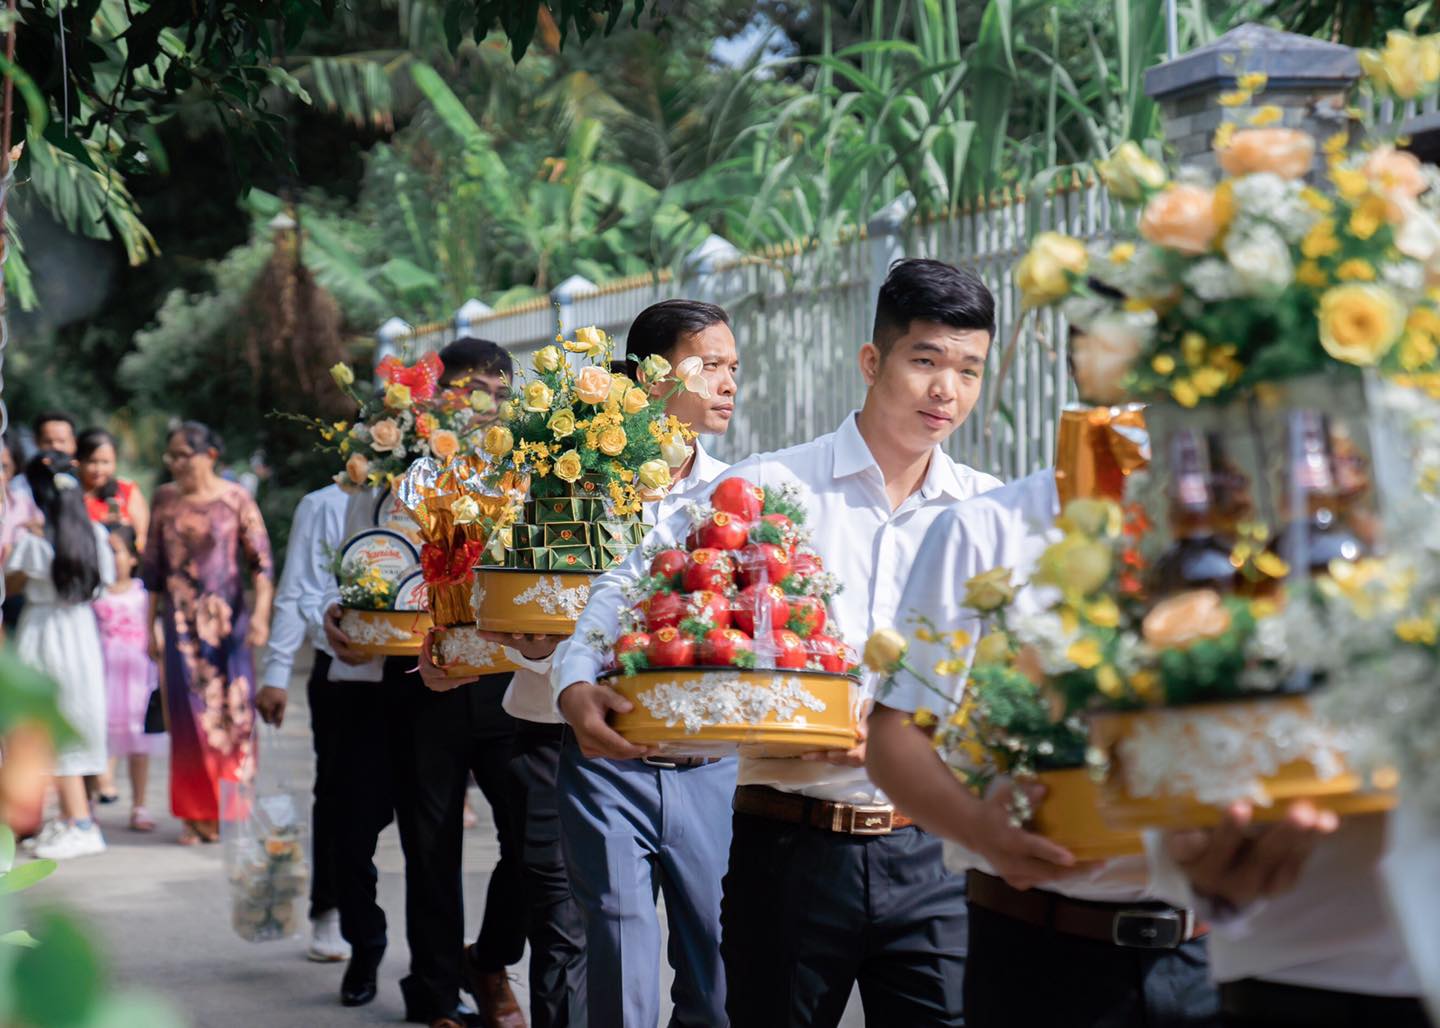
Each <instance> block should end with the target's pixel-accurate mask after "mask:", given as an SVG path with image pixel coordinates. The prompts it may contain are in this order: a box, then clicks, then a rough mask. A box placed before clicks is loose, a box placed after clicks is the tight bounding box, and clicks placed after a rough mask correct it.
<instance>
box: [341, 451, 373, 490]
mask: <svg viewBox="0 0 1440 1028" xmlns="http://www.w3.org/2000/svg"><path fill="white" fill-rule="evenodd" d="M369 474H370V462H369V461H368V460H366V459H365V455H364V454H360V453H356V454H352V455H351V456H350V459H349V460H347V461H346V462H345V475H346V477H348V478H349V479H350V481H351V482H352V483H354V484H355V485H364V484H365V478H366V476H367V475H369Z"/></svg>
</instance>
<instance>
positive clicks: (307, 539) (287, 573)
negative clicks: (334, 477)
mask: <svg viewBox="0 0 1440 1028" xmlns="http://www.w3.org/2000/svg"><path fill="white" fill-rule="evenodd" d="M319 521H320V519H319V518H318V517H316V509H315V504H314V501H313V500H312V499H311V498H310V497H308V496H307V497H305V498H304V499H302V500H301V501H300V504H299V506H297V507H296V508H295V520H294V522H293V523H292V524H291V527H290V540H289V542H287V543H286V544H285V567H284V569H283V570H282V571H281V572H280V584H279V586H278V587H277V588H276V590H275V606H274V609H273V611H272V612H271V615H270V645H269V647H268V648H267V649H266V653H265V674H264V677H263V678H262V680H261V683H262V684H263V685H267V686H270V687H272V688H275V689H285V688H288V687H289V685H290V673H291V671H292V670H293V669H294V667H295V657H296V655H297V654H298V653H299V652H300V647H302V646H303V645H305V637H306V632H307V629H308V628H309V625H308V624H307V618H306V614H307V609H308V608H307V607H306V600H307V599H308V598H309V596H310V594H311V593H315V592H319V591H321V589H322V585H323V583H316V582H314V581H313V578H314V573H315V572H314V556H313V550H314V549H315V548H316V545H317V540H316V532H317V528H318V526H319Z"/></svg>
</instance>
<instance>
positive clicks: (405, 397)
mask: <svg viewBox="0 0 1440 1028" xmlns="http://www.w3.org/2000/svg"><path fill="white" fill-rule="evenodd" d="M385 406H387V407H389V408H390V409H391V410H401V409H402V408H405V407H408V406H410V387H409V386H406V385H401V384H400V383H399V382H391V383H390V384H389V385H387V386H386V387H385Z"/></svg>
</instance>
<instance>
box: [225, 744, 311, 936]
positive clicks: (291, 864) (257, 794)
mask: <svg viewBox="0 0 1440 1028" xmlns="http://www.w3.org/2000/svg"><path fill="white" fill-rule="evenodd" d="M267 737H268V739H269V741H272V742H273V741H274V733H273V732H272V733H267ZM306 810H307V807H306V806H305V804H304V802H302V798H301V797H299V796H298V795H297V794H296V793H294V792H292V791H290V790H289V789H287V788H286V787H284V786H278V787H269V788H266V787H261V786H258V785H257V784H256V781H255V780H253V779H252V780H251V781H248V782H232V781H222V782H221V783H220V811H221V821H220V841H221V843H222V845H223V847H224V855H225V874H226V877H227V879H228V880H229V883H230V923H231V926H232V927H234V929H235V933H236V934H237V935H239V936H240V938H242V939H244V940H245V941H246V942H271V941H273V940H275V939H288V938H291V937H294V936H297V935H299V934H300V932H301V930H302V928H303V927H304V923H305V912H306V901H307V896H308V893H309V886H310V865H309V861H308V859H307V857H306V852H305V835H306V822H307V819H306V817H305V811H306Z"/></svg>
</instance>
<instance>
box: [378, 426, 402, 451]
mask: <svg viewBox="0 0 1440 1028" xmlns="http://www.w3.org/2000/svg"><path fill="white" fill-rule="evenodd" d="M403 435H404V434H403V433H402V432H401V431H400V426H399V425H397V424H396V423H395V420H394V419H393V418H381V419H380V420H379V421H377V422H375V424H373V425H371V426H370V447H371V449H373V450H374V451H375V452H376V453H392V452H394V451H396V450H399V449H401V448H402V446H403V445H404V439H403Z"/></svg>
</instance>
